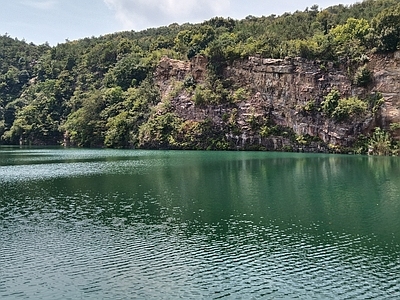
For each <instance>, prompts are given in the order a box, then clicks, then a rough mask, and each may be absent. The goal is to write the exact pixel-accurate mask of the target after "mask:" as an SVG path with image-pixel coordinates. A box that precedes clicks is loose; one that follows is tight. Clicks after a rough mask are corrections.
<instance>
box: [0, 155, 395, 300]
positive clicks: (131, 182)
mask: <svg viewBox="0 0 400 300" xmlns="http://www.w3.org/2000/svg"><path fill="white" fill-rule="evenodd" d="M0 188H1V194H0V232H1V235H0V299H6V300H8V299H178V298H183V299H293V298H298V299H366V298H371V299H394V298H400V159H399V158H398V157H367V156H350V155H348V156H346V155H326V154H300V153H274V152H206V151H204V152H203V151H198V152H197V151H141V150H105V149H95V150H92V149H80V150H77V149H56V148H44V149H41V148H26V149H23V148H21V149H20V148H17V147H1V148H0Z"/></svg>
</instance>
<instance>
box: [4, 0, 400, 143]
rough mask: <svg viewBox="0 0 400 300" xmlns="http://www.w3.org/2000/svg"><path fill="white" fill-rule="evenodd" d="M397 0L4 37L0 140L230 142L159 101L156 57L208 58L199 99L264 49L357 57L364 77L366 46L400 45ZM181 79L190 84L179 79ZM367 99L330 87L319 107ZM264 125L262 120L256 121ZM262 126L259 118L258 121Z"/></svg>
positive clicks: (338, 109) (278, 54) (353, 108)
mask: <svg viewBox="0 0 400 300" xmlns="http://www.w3.org/2000/svg"><path fill="white" fill-rule="evenodd" d="M399 24H400V1H399V0H366V1H364V2H362V3H357V4H354V5H351V6H344V5H337V6H333V7H329V8H327V9H324V10H320V9H319V7H318V6H316V5H314V6H313V7H311V8H306V9H305V10H304V11H296V12H294V13H291V14H289V13H286V14H284V15H282V16H275V15H270V16H262V17H254V16H248V17H246V18H245V19H243V20H233V19H230V18H227V19H225V18H220V17H215V18H213V19H211V20H208V21H205V22H203V23H201V24H183V25H178V24H171V25H170V26H167V27H160V28H153V29H148V30H144V31H141V32H134V31H131V32H121V33H115V34H111V35H106V36H102V37H98V38H86V39H82V40H78V41H66V42H65V43H62V44H59V45H57V46H54V47H50V46H49V45H47V44H45V45H39V46H37V45H33V44H28V43H26V42H25V41H19V40H17V39H12V38H10V37H9V36H8V35H4V36H1V37H0V143H2V144H6V143H8V144H16V143H27V144H61V143H62V142H63V140H64V139H65V140H67V141H69V142H71V143H72V144H74V145H77V146H107V147H148V148H153V147H170V148H201V149H204V148H215V149H218V148H222V149H224V148H228V146H227V142H226V141H225V140H224V139H223V138H219V137H218V132H216V131H215V128H212V126H211V125H210V122H208V121H207V120H206V121H204V122H194V121H190V122H189V121H184V120H181V119H179V118H178V117H177V116H176V115H174V113H173V112H172V111H170V110H169V109H168V103H160V101H161V99H160V95H159V92H158V90H157V89H156V88H155V86H154V83H153V78H152V74H153V71H154V68H155V66H156V65H157V63H158V62H159V60H160V58H161V57H162V56H164V55H167V56H169V57H171V58H176V59H181V60H187V59H190V58H191V57H193V56H195V55H197V54H199V53H201V54H204V55H206V56H207V57H208V59H209V62H210V65H209V76H210V80H209V81H208V82H206V83H205V84H203V85H197V86H191V83H190V82H187V86H186V87H187V88H188V87H189V88H192V90H193V93H194V99H193V100H194V102H195V103H196V105H204V104H220V103H229V102H234V101H236V100H237V99H240V98H241V97H244V96H243V95H245V93H246V91H244V90H240V89H239V90H237V91H234V92H232V93H227V92H226V90H227V89H230V88H232V87H230V86H229V83H227V82H223V81H221V80H220V79H221V78H220V76H219V75H220V72H221V70H222V68H223V67H224V66H225V65H226V64H228V63H230V62H232V61H233V60H235V59H239V58H245V57H248V56H249V55H254V54H260V55H262V56H264V57H271V58H283V57H286V56H301V57H304V58H308V59H319V60H321V61H323V60H330V61H347V62H349V63H351V62H357V63H358V64H359V65H360V63H361V65H360V68H359V69H358V70H356V72H355V77H354V81H355V84H357V85H359V86H365V85H368V83H369V80H370V73H369V71H368V69H366V68H364V67H363V66H362V62H363V59H364V58H365V56H366V55H367V54H368V53H371V52H386V51H394V50H396V49H399V46H400V26H399ZM185 85H186V83H185ZM365 109H366V104H365V103H363V102H362V101H360V100H358V99H355V98H349V99H339V98H338V97H337V95H334V94H331V95H328V96H327V99H326V100H325V102H324V103H323V105H322V110H323V112H324V113H326V114H327V115H329V116H330V117H332V118H336V119H343V118H347V117H349V116H353V115H358V114H362V113H363V112H364V110H365ZM231 117H232V116H227V117H226V124H227V126H229V118H231ZM261 125H263V124H261ZM260 127H262V126H260Z"/></svg>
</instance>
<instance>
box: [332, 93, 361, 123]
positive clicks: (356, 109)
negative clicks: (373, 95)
mask: <svg viewBox="0 0 400 300" xmlns="http://www.w3.org/2000/svg"><path fill="white" fill-rule="evenodd" d="M366 111H367V103H365V102H364V101H362V100H360V99H358V98H357V97H350V98H344V99H340V100H339V102H338V105H337V106H336V108H335V110H334V111H333V113H332V117H333V118H334V119H335V120H337V121H343V120H346V119H348V118H352V117H357V116H362V115H363V114H365V113H366Z"/></svg>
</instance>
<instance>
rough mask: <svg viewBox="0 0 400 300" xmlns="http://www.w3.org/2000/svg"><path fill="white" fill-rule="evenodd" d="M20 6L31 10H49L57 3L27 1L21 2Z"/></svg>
mask: <svg viewBox="0 0 400 300" xmlns="http://www.w3.org/2000/svg"><path fill="white" fill-rule="evenodd" d="M22 4H25V5H28V6H30V7H33V8H37V9H41V10H51V9H53V8H54V7H55V6H56V4H57V1H55V0H44V1H43V0H36V1H35V0H29V1H23V2H22Z"/></svg>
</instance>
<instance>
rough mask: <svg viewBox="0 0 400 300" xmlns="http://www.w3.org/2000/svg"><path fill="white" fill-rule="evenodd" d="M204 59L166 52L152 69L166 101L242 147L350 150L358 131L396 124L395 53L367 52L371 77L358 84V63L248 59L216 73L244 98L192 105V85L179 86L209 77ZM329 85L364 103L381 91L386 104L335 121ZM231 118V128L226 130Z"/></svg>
mask: <svg viewBox="0 0 400 300" xmlns="http://www.w3.org/2000/svg"><path fill="white" fill-rule="evenodd" d="M207 65H208V61H207V59H206V58H205V57H203V56H197V57H195V58H193V59H192V60H191V61H178V60H173V59H169V58H167V57H164V58H163V59H162V60H161V62H160V64H159V65H158V67H157V69H156V72H155V78H156V84H157V85H158V87H159V89H160V92H161V95H162V98H163V99H164V101H166V99H168V101H170V103H171V105H172V107H173V110H174V112H175V113H176V114H177V115H178V116H179V117H180V118H182V119H184V120H194V121H203V120H205V119H211V120H212V122H213V124H214V126H215V127H217V128H219V129H220V131H221V133H223V134H224V135H225V138H226V139H227V140H229V141H230V142H231V144H232V145H233V147H236V148H239V149H242V148H251V147H253V146H260V147H262V148H265V149H272V150H282V149H291V150H305V151H331V150H332V149H336V148H342V149H345V148H351V147H353V146H354V144H355V143H356V141H357V139H358V138H359V137H360V135H368V134H370V133H371V131H372V130H373V128H374V127H376V126H382V127H383V128H388V127H389V125H390V124H391V123H394V122H400V80H399V79H400V52H396V53H392V54H389V55H382V56H379V55H375V56H373V57H369V58H365V66H364V67H366V68H368V70H370V72H371V79H370V81H369V82H368V84H367V85H365V86H363V87H360V86H359V85H357V84H355V83H354V74H355V72H356V69H355V67H351V66H349V65H348V64H347V63H336V64H334V63H323V62H319V61H310V60H305V59H301V58H287V59H266V58H262V57H249V58H248V59H244V60H238V61H234V62H233V63H231V64H228V65H226V66H224V68H223V69H222V71H221V73H220V78H221V80H223V81H224V82H225V83H227V82H228V83H229V93H230V94H231V95H232V94H233V93H234V92H235V91H237V90H238V89H242V91H243V90H245V91H246V93H245V97H242V98H239V99H236V100H235V101H226V102H223V103H217V104H215V103H212V104H208V105H197V104H196V103H195V102H194V100H193V98H194V97H193V95H194V93H195V92H194V90H193V89H188V88H183V86H184V85H185V83H187V82H188V81H191V82H192V83H193V84H194V86H196V85H199V84H204V82H205V81H207V80H208V79H209V78H208V76H209V75H208V71H207ZM332 90H337V91H339V92H340V94H341V97H342V98H347V97H357V98H359V99H363V100H364V101H366V102H368V101H369V100H367V99H372V98H373V97H376V95H381V96H382V97H383V99H384V103H383V104H382V105H380V106H375V107H373V108H372V106H371V105H370V107H369V109H368V111H367V112H366V113H364V114H362V115H355V116H352V117H350V118H347V119H345V120H340V121H338V120H336V119H333V118H331V117H329V116H327V115H326V114H324V113H323V112H321V109H320V107H321V103H323V101H324V99H325V97H326V95H328V94H329V93H330V92H331V91H332ZM228 123H229V125H230V128H232V126H231V125H232V124H233V125H234V128H235V130H231V129H230V130H229V129H227V127H229V126H228ZM254 123H258V125H259V126H257V124H255V125H256V126H254ZM263 124H264V125H265V126H264V127H263V126H262V125H263ZM267 125H268V126H267ZM266 128H269V129H271V128H274V129H275V130H269V131H268V130H265V129H266ZM276 128H279V129H280V130H276ZM397 137H399V132H397Z"/></svg>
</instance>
